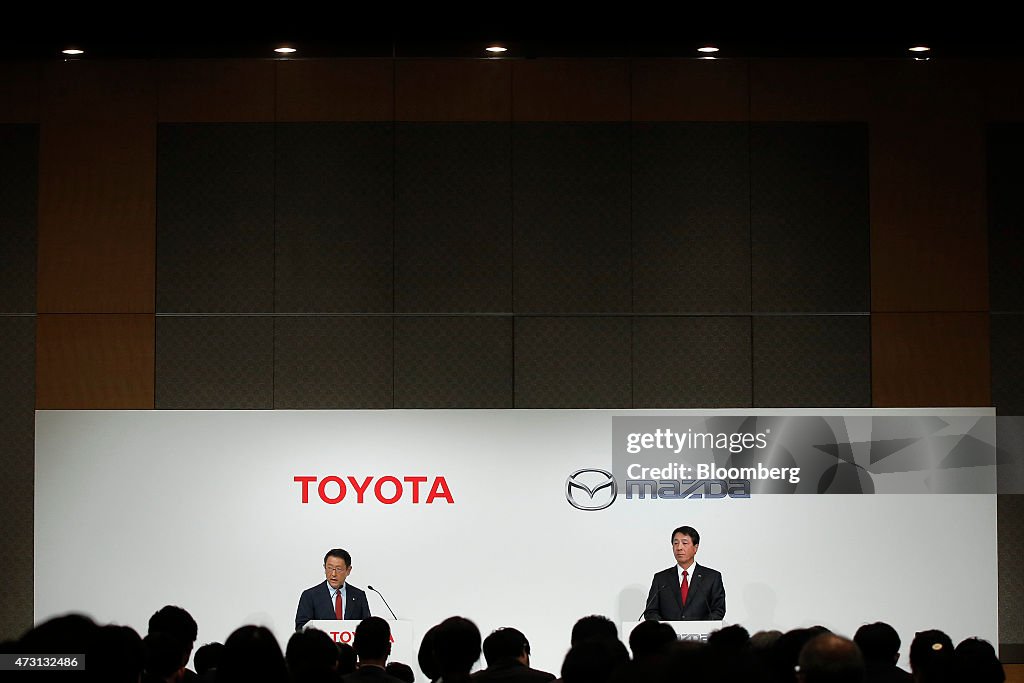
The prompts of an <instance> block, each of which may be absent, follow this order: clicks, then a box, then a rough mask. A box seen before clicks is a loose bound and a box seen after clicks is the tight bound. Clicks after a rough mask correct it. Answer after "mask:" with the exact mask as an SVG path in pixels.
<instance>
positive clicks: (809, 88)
mask: <svg viewBox="0 0 1024 683" xmlns="http://www.w3.org/2000/svg"><path fill="white" fill-rule="evenodd" d="M748 63H749V65H750V119H751V120H752V121H816V122H820V121H867V120H868V118H869V116H870V102H871V80H870V75H869V72H868V66H867V62H866V61H864V60H858V59H831V60H825V59H794V58H782V59H752V60H750V61H749V62H748Z"/></svg>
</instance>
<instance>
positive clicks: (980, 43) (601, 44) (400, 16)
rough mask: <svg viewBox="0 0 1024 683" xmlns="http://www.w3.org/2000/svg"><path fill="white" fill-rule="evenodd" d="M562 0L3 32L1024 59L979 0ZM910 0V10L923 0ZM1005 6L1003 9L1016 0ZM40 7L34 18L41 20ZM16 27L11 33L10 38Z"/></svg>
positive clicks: (345, 50)
mask: <svg viewBox="0 0 1024 683" xmlns="http://www.w3.org/2000/svg"><path fill="white" fill-rule="evenodd" d="M710 5H711V3H710V2H709V3H704V4H697V3H686V2H680V3H674V4H665V3H661V4H657V5H656V4H653V3H647V5H645V4H644V3H633V4H627V3H621V4H620V5H618V6H611V5H609V6H606V7H605V8H604V9H602V8H601V6H599V5H598V4H596V3H589V4H585V5H578V6H577V5H572V4H566V3H558V2H554V1H552V2H548V3H545V4H540V3H534V5H533V6H531V5H530V4H524V3H518V4H516V5H501V6H497V5H486V6H485V5H480V6H478V7H474V6H471V5H466V6H465V9H461V10H459V11H455V10H453V9H450V8H446V7H444V6H438V5H429V6H424V5H415V6H412V7H402V6H399V5H396V4H394V3H392V4H380V5H372V4H370V3H367V4H366V5H364V6H355V5H353V4H351V3H348V4H345V3H335V4H333V5H329V6H327V7H328V9H326V10H324V9H321V8H322V7H323V6H322V5H321V6H319V8H314V7H303V6H302V5H297V4H294V3H293V4H289V5H287V6H286V5H281V6H279V7H278V6H273V5H269V6H257V5H256V4H253V3H250V4H246V5H237V6H232V5H225V4H224V3H216V2H212V1H211V2H208V3H206V4H205V5H200V4H194V3H193V4H192V5H189V4H188V3H176V4H171V5H140V4H136V5H126V6H124V7H123V8H121V9H117V8H111V7H110V6H108V5H104V9H96V6H95V5H92V6H89V7H83V6H82V5H72V6H71V7H70V9H69V8H67V7H64V8H60V7H53V6H50V5H46V4H40V5H39V6H38V7H37V8H36V9H34V10H32V11H31V13H30V14H29V15H26V17H25V20H24V21H22V22H17V23H16V22H5V27H4V28H3V29H0V40H2V43H0V57H2V58H4V59H50V58H60V54H59V52H60V50H61V49H62V48H64V47H67V46H69V45H72V44H73V45H76V46H78V47H81V48H82V49H84V50H85V51H86V55H85V56H84V57H83V58H86V59H88V58H92V59H104V58H141V59H149V58H181V57H257V58H261V57H262V58H268V57H274V56H275V54H274V53H273V52H272V49H273V47H275V46H277V45H279V44H281V43H284V42H288V43H291V44H293V45H294V46H295V47H296V48H297V49H298V52H296V53H295V55H294V57H298V58H302V57H402V58H417V57H434V58H437V57H455V58H480V57H486V56H487V53H485V52H484V51H483V48H484V47H485V46H486V45H487V44H489V43H491V42H501V43H503V44H504V45H506V46H507V47H508V48H509V51H508V52H507V53H505V57H506V58H527V59H528V58H534V57H697V56H698V54H697V52H696V48H697V47H699V46H701V45H704V44H708V43H711V44H714V45H716V46H718V47H720V48H721V52H720V53H719V56H720V57H724V58H729V57H736V58H746V57H871V58H907V57H908V53H907V48H908V47H910V46H911V45H912V44H914V43H925V44H927V45H929V46H930V47H932V49H933V51H932V57H933V58H935V59H938V58H1002V57H1024V39H1022V38H1021V36H1020V35H1019V29H1018V25H1017V23H1016V22H1014V21H1012V20H1011V19H1010V18H1009V17H1006V16H1001V15H1000V14H999V13H998V12H995V11H993V10H990V9H987V8H984V7H983V5H978V4H977V3H975V4H972V5H971V6H970V8H971V10H972V11H971V12H970V13H966V12H964V11H962V10H961V11H960V12H958V13H952V12H948V13H945V14H944V13H942V11H940V10H938V9H936V8H935V7H928V6H926V5H922V4H917V3H902V4H894V3H890V4H889V5H888V6H882V7H879V8H872V6H871V5H870V4H864V3H861V4H856V5H854V4H850V5H833V4H825V3H818V4H816V5H806V6H796V5H792V4H790V5H784V4H783V5H779V4H775V5H770V6H769V5H765V4H759V5H755V6H753V8H751V7H746V6H743V5H740V4H735V3H734V4H731V5H723V4H718V5H714V7H713V8H709V7H710ZM911 5H912V6H911ZM1004 11H1005V10H1004ZM32 14H34V15H35V16H32ZM4 34H6V35H4Z"/></svg>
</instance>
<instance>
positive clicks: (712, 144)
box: [631, 123, 750, 313]
mask: <svg viewBox="0 0 1024 683" xmlns="http://www.w3.org/2000/svg"><path fill="white" fill-rule="evenodd" d="M747 136H748V129H747V126H746V124H729V123H724V124H722V123H676V124H671V123H639V124H636V125H634V127H633V131H632V182H631V188H632V226H633V236H632V241H633V309H634V310H635V311H636V312H638V313H640V312H647V313H683V312H726V311H728V312H746V311H749V310H750V167H749V163H748V159H749V148H748V139H747Z"/></svg>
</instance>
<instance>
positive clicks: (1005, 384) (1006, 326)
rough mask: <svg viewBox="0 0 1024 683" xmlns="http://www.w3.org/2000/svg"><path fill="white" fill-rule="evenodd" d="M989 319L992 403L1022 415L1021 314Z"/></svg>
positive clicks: (1023, 319)
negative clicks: (990, 325) (990, 324)
mask: <svg viewBox="0 0 1024 683" xmlns="http://www.w3.org/2000/svg"><path fill="white" fill-rule="evenodd" d="M991 322H992V405H994V406H995V407H996V410H997V411H998V413H999V414H1000V415H1024V313H993V314H992V317H991ZM1022 642H1024V640H1022Z"/></svg>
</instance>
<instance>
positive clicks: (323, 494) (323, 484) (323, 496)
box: [318, 475, 345, 505]
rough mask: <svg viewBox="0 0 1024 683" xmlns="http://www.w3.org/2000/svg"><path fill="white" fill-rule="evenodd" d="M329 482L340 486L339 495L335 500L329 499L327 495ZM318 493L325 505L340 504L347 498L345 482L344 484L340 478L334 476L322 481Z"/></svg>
mask: <svg viewBox="0 0 1024 683" xmlns="http://www.w3.org/2000/svg"><path fill="white" fill-rule="evenodd" d="M329 481H332V482H334V483H335V484H337V485H338V495H337V497H335V498H328V497H327V493H326V492H325V491H324V489H325V488H326V487H327V482H329ZM318 491H319V493H320V500H322V501H323V502H325V503H330V504H331V505H335V504H337V503H340V502H341V501H342V500H344V498H345V482H343V481H342V480H341V478H340V477H335V476H334V475H331V476H329V477H324V478H323V479H321V480H320V486H319V488H318Z"/></svg>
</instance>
